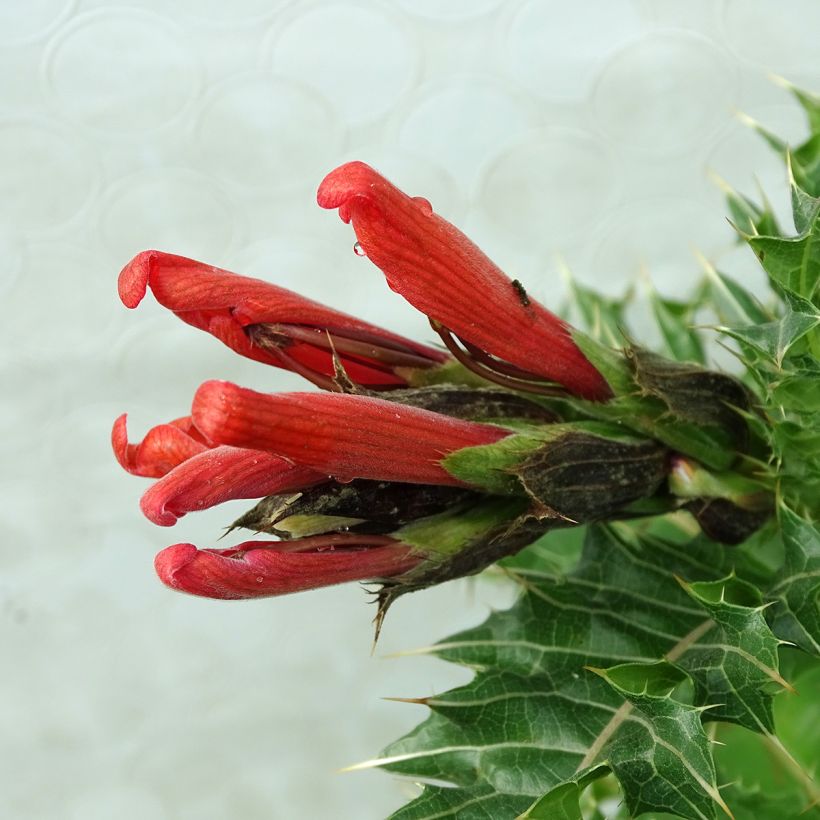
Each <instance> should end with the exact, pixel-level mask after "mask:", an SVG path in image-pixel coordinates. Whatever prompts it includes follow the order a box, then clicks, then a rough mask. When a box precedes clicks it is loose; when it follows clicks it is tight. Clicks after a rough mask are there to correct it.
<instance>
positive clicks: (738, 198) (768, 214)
mask: <svg viewBox="0 0 820 820" xmlns="http://www.w3.org/2000/svg"><path fill="white" fill-rule="evenodd" d="M712 176H713V178H714V180H715V182H716V183H717V185H718V186H719V187H720V189H721V190H722V191H723V193H724V195H725V197H726V204H727V205H728V206H729V215H730V217H731V221H732V222H733V223H734V224H735V225H737V227H738V228H740V229H741V230H742V231H744V232H746V233H751V234H759V233H762V234H767V235H770V236H778V235H779V234H780V226H779V225H778V224H777V218H776V217H775V214H774V210H773V209H772V206H771V204H770V203H769V201H768V199H766V197H765V196H763V197H762V198H763V207H760V206H759V205H757V204H756V203H755V202H753V201H752V200H751V199H749V197H747V196H745V195H744V194H741V193H738V192H737V191H736V190H735V189H734V188H733V187H732V186H731V185H729V183H728V182H726V180H724V179H721V178H720V177H719V176H717V175H716V174H713V175H712Z"/></svg>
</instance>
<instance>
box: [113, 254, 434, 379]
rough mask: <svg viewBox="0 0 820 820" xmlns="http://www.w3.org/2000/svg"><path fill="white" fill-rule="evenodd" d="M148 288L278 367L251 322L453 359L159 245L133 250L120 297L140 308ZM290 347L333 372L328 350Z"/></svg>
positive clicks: (379, 375)
mask: <svg viewBox="0 0 820 820" xmlns="http://www.w3.org/2000/svg"><path fill="white" fill-rule="evenodd" d="M149 286H150V288H151V290H152V292H153V294H154V296H155V297H156V299H157V301H158V302H159V303H160V304H161V305H164V306H165V307H167V308H169V309H170V310H172V311H173V312H174V313H176V315H177V316H178V317H179V318H180V319H182V320H183V321H184V322H187V323H188V324H190V325H193V326H194V327H197V328H200V329H201V330H205V331H207V332H208V333H210V334H211V335H213V336H215V337H216V338H217V339H219V340H220V341H221V342H223V343H224V344H226V345H227V346H228V347H230V348H231V349H232V350H234V351H236V352H237V353H239V354H240V355H242V356H245V357H247V358H249V359H254V360H256V361H259V362H264V363H266V364H270V365H274V366H276V367H285V366H286V365H284V364H283V363H282V361H281V360H280V359H279V358H278V357H277V356H276V355H275V353H273V352H270V351H268V350H265V349H264V348H261V347H258V346H256V345H253V344H251V342H250V340H249V339H248V336H247V334H246V333H245V330H244V329H245V328H246V327H248V326H249V325H255V324H267V323H269V324H277V323H285V324H295V325H305V326H308V327H315V328H322V329H325V328H326V329H328V330H331V331H333V330H334V329H336V330H339V331H344V330H350V331H358V332H362V333H366V334H370V335H373V336H377V337H380V338H382V339H384V340H386V341H389V342H394V343H397V344H400V345H402V346H404V347H406V348H408V349H409V350H410V351H413V352H415V353H418V354H419V355H420V356H423V357H424V358H426V359H428V360H429V361H430V362H431V363H435V362H443V361H445V360H446V359H447V358H448V357H447V355H446V354H444V353H442V352H441V351H439V350H436V349H435V348H432V347H427V346H426V345H421V344H417V343H415V342H412V341H410V340H409V339H405V338H403V337H402V336H398V335H396V334H394V333H390V332H388V331H386V330H383V329H382V328H379V327H376V326H375V325H371V324H369V323H367V322H363V321H360V320H359V319H356V318H354V317H352V316H348V315H347V314H345V313H341V312H340V311H337V310H332V309H331V308H328V307H325V306H324V305H321V304H319V303H318V302H314V301H312V300H310V299H306V298H305V297H303V296H299V295H298V294H296V293H293V292H292V291H289V290H286V289H285V288H280V287H277V286H276V285H272V284H270V283H268V282H263V281H261V280H259V279H252V278H250V277H247V276H239V275H238V274H235V273H231V272H230V271H226V270H222V269H221V268H216V267H213V266H212V265H206V264H203V263H202V262H196V261H194V260H193V259H186V258H185V257H184V256H175V255H173V254H170V253H162V252H161V251H143V252H142V253H140V254H138V255H137V256H135V257H134V258H133V259H132V260H131V261H130V262H129V263H128V264H127V265H126V266H125V267H124V268H123V270H122V272H121V273H120V276H119V282H118V288H119V294H120V299H122V301H123V303H124V304H125V305H126V306H127V307H129V308H135V307H136V306H137V305H138V304H139V303H140V302H141V301H142V299H143V297H144V296H145V293H146V289H147V288H148V287H149ZM286 351H287V354H288V355H289V356H291V357H292V358H294V359H296V360H297V361H298V362H299V363H301V364H303V365H305V366H306V367H309V368H311V369H315V370H317V371H319V372H320V373H322V374H323V375H333V362H332V358H331V355H330V354H329V353H328V352H327V351H318V350H317V349H316V348H315V347H313V346H311V345H309V344H304V343H298V342H297V343H293V344H290V345H288V346H287V348H286ZM342 358H343V362H344V365H345V370H346V371H347V373H348V375H349V376H350V378H351V379H352V380H353V381H354V382H356V383H358V384H363V385H368V384H373V385H377V384H378V385H383V384H390V383H394V384H396V385H397V386H401V385H403V384H405V381H404V380H403V379H402V378H400V377H399V376H396V375H395V374H393V373H385V372H384V368H381V369H379V368H374V367H369V366H368V365H367V363H366V362H361V361H354V360H351V359H347V358H344V357H342Z"/></svg>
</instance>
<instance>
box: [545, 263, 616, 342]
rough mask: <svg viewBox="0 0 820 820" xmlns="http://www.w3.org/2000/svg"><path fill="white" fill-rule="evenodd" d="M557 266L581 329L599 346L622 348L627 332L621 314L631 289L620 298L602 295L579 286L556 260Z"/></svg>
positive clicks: (563, 265) (565, 268)
mask: <svg viewBox="0 0 820 820" xmlns="http://www.w3.org/2000/svg"><path fill="white" fill-rule="evenodd" d="M559 267H560V269H561V273H562V275H563V277H564V279H565V281H566V282H567V283H568V285H569V292H570V304H571V307H572V309H573V310H574V311H575V312H576V313H577V314H578V316H579V318H580V320H581V325H582V326H583V327H584V329H585V330H586V331H587V332H588V333H589V334H590V336H592V338H593V339H595V340H596V341H598V342H601V343H602V344H605V345H608V346H609V347H620V346H622V345H623V343H624V331H625V330H626V329H627V323H626V318H625V316H624V312H625V310H626V308H627V305H629V303H630V302H631V301H632V289H631V288H630V289H629V290H628V291H627V292H626V293H625V294H624V295H623V296H622V297H620V298H619V299H613V298H612V297H609V296H603V295H602V294H600V293H596V292H595V291H594V290H590V289H589V288H585V287H583V285H579V284H578V282H577V281H576V280H575V278H574V277H573V276H572V274H571V273H570V271H569V269H568V268H567V266H566V265H565V264H564V263H563V262H561V261H559Z"/></svg>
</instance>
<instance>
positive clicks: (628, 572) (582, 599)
mask: <svg viewBox="0 0 820 820" xmlns="http://www.w3.org/2000/svg"><path fill="white" fill-rule="evenodd" d="M544 542H545V543H546V542H548V538H547V539H545V540H544ZM730 568H731V558H730V553H728V552H727V551H726V550H724V549H722V548H721V547H719V546H717V545H715V544H713V543H711V542H709V541H708V540H706V539H696V540H695V541H690V542H687V543H686V544H685V545H682V546H676V545H674V544H672V543H671V542H667V541H662V540H659V539H654V538H653V539H648V540H639V539H637V538H636V537H634V536H633V535H630V534H629V531H628V530H627V529H626V528H625V527H621V528H618V529H617V530H615V529H611V528H602V527H593V528H590V529H589V530H588V535H587V539H586V543H585V545H584V551H583V554H582V556H581V559H580V562H579V564H578V566H577V567H576V568H575V569H574V570H573V571H572V572H571V573H569V574H568V575H566V576H557V575H555V574H554V573H551V572H549V571H543V570H539V569H537V568H535V569H533V568H530V569H521V570H518V571H517V577H519V579H520V582H521V583H522V585H523V590H524V591H523V594H522V596H521V598H520V599H519V601H518V602H517V603H516V604H515V605H514V606H513V607H512V608H511V609H509V610H506V611H503V612H496V613H494V614H493V615H491V616H490V618H489V619H488V620H487V621H486V622H485V623H484V624H483V625H482V626H479V627H476V628H474V629H471V630H468V631H466V632H463V633H461V634H459V635H456V636H454V637H453V638H451V639H449V640H447V641H445V642H443V643H441V644H438V645H437V646H435V647H432V648H431V649H430V650H428V651H429V652H431V653H433V654H435V655H437V656H438V657H441V658H443V659H446V660H449V661H451V662H454V663H460V664H463V665H466V666H469V667H471V668H473V669H475V670H477V674H476V677H475V678H474V679H473V681H472V682H471V683H470V684H468V685H467V686H464V687H460V688H458V689H454V690H452V691H450V692H447V693H445V694H443V695H440V696H436V697H432V698H426V699H425V700H424V702H425V703H426V704H427V706H429V708H430V709H431V715H430V716H429V717H428V718H427V720H426V721H425V722H424V723H422V724H421V725H420V726H419V727H418V728H417V729H415V730H414V731H413V732H411V733H410V734H409V735H407V736H406V737H405V738H403V739H402V740H399V741H397V742H396V743H394V744H392V745H391V746H390V747H388V748H387V749H386V750H385V752H384V757H383V758H382V760H381V765H383V766H384V767H385V768H387V769H389V770H390V771H394V772H397V773H400V774H403V775H407V776H413V777H418V778H422V779H433V780H446V781H449V782H452V783H454V784H455V785H456V786H457V787H458V788H459V789H460V790H466V791H464V795H462V796H466V795H468V794H474V793H476V792H475V790H476V789H478V788H479V787H481V786H486V785H489V786H491V787H492V788H493V789H494V790H495V791H496V792H498V793H499V794H503V795H507V796H508V797H509V801H510V802H509V808H502V806H503V805H504V804H502V803H499V804H495V805H494V809H495V811H496V812H497V813H496V815H495V817H498V818H506V817H514V816H516V812H518V811H520V809H519V808H518V806H519V798H520V797H521V796H522V795H527V796H529V797H530V803H533V802H534V801H535V800H536V799H538V798H541V797H542V796H543V795H545V794H546V793H548V792H549V791H550V790H551V789H554V788H556V787H557V786H560V785H562V784H564V783H569V782H573V779H574V778H575V779H577V776H578V773H579V772H585V771H586V770H587V769H589V767H591V766H593V765H595V764H596V763H600V762H604V761H610V762H612V761H613V760H617V761H618V768H616V771H618V772H619V773H620V778H621V785H622V787H623V790H624V794H625V796H626V798H627V800H628V801H629V802H630V805H634V806H641V805H644V804H648V803H649V802H652V801H655V802H652V805H653V806H654V807H655V808H656V809H658V810H661V808H663V807H664V806H665V807H666V808H667V809H668V810H674V811H679V812H680V811H684V812H688V814H687V813H684V814H683V815H682V816H685V817H712V816H713V814H710V813H709V811H710V810H709V809H707V808H706V806H709V805H712V801H713V800H714V799H715V793H714V792H713V791H712V789H713V787H714V778H713V777H710V775H709V773H708V749H707V747H706V746H703V749H702V752H703V754H706V757H705V758H702V759H700V758H699V759H700V762H695V763H692V760H690V750H689V748H688V747H686V749H685V750H684V749H683V748H682V747H680V746H679V745H676V742H675V741H674V740H673V739H671V736H667V735H668V734H669V733H672V734H674V732H673V729H672V727H673V726H677V727H680V726H682V725H683V726H687V727H689V728H687V729H686V733H685V738H684V737H681V738H679V739H680V741H681V743H682V742H683V740H684V739H685V740H686V742H687V743H688V742H690V741H691V742H694V737H695V736H694V735H693V734H692V733H693V732H694V731H695V728H696V727H695V720H696V718H697V721H696V722H697V727H699V726H700V718H699V717H697V715H698V714H699V712H698V711H697V710H700V709H701V707H704V706H711V705H713V704H714V702H713V701H711V698H712V695H713V693H714V692H716V691H719V692H720V695H721V698H722V701H723V706H721V707H720V708H721V709H723V710H724V711H725V712H726V714H727V715H729V714H730V713H731V716H732V717H736V718H737V719H742V720H743V721H744V722H745V723H747V724H751V723H754V718H753V717H752V716H751V713H750V709H749V705H748V702H749V701H751V699H752V694H751V693H753V692H754V693H755V700H754V708H755V709H762V710H763V712H764V713H765V706H763V705H762V704H765V702H766V700H767V699H768V698H770V695H769V693H768V691H767V690H768V688H769V686H770V684H771V677H770V676H769V675H767V674H764V675H763V676H762V678H763V679H764V680H762V681H761V668H766V669H768V668H769V667H770V666H772V665H773V667H772V668H773V672H774V673H775V674H776V672H777V667H776V659H772V657H771V656H770V654H769V653H768V646H769V640H770V639H769V638H768V637H766V636H765V635H763V636H761V635H760V634H758V633H757V632H754V631H753V632H752V633H751V634H748V635H743V636H742V642H740V643H738V642H733V641H734V639H735V638H736V637H738V636H737V635H736V634H735V632H732V630H731V629H730V628H729V627H728V626H723V625H721V624H718V623H717V622H716V621H715V620H714V613H713V612H712V611H710V610H709V608H708V607H705V606H704V604H703V602H702V601H695V600H692V597H691V596H690V595H689V594H687V592H686V591H684V589H682V588H681V586H680V584H679V583H678V581H677V580H676V577H678V576H680V577H685V578H687V579H689V580H690V582H692V583H697V582H699V581H717V580H719V579H720V578H721V577H725V575H726V574H727V572H728V571H729V569H730ZM705 594H706V593H705V592H703V595H705ZM742 612H743V615H744V616H748V613H746V612H745V610H743V611H742ZM732 616H733V617H734V613H733V615H732ZM721 617H722V614H721ZM726 617H727V619H728V618H729V616H726ZM747 621H748V627H749V629H751V630H761V631H762V630H763V629H764V628H765V624H762V625H761V624H760V623H758V622H757V621H755V620H754V619H753V618H747ZM766 632H768V630H767V628H766ZM756 641H757V644H756V643H755V642H756ZM764 650H765V651H764ZM664 657H665V658H666V659H667V660H668V661H670V662H674V663H676V664H678V665H680V666H681V667H682V668H686V669H687V672H688V674H689V675H690V676H691V677H692V679H693V681H694V692H695V697H696V701H695V703H694V704H693V705H692V706H687V705H686V704H676V705H670V704H669V703H668V701H667V700H666V699H662V702H658V703H656V702H655V701H654V700H651V699H650V700H649V701H647V702H645V703H643V702H642V703H641V706H640V709H639V708H638V706H637V705H636V704H635V703H631V702H630V701H629V700H628V699H625V695H624V692H623V691H621V690H619V689H618V688H617V686H616V687H615V688H613V685H611V684H610V683H607V682H605V681H604V680H603V679H601V678H600V677H599V676H597V675H595V674H593V673H591V672H589V671H587V669H586V668H587V667H590V666H592V667H597V668H608V667H613V666H616V667H617V666H620V667H621V668H622V669H623V668H624V667H623V666H622V665H623V664H654V663H655V662H657V661H658V660H659V659H661V658H664ZM664 668H665V667H664ZM612 674H613V675H614V676H615V677H613V680H615V678H617V681H616V682H617V683H618V685H619V686H621V688H622V689H624V688H626V683H625V681H624V679H623V674H621V676H620V677H617V675H618V673H612ZM656 682H657V680H656ZM758 682H761V691H760V692H758V691H757V688H756V687H757V685H758ZM637 697H638V695H637V694H633V700H634V699H635V698H637ZM704 697H705V698H707V699H708V700H710V702H709V703H706V702H704V701H703V700H702V698H704ZM707 714H708V713H707ZM690 724H691V725H690ZM676 731H677V730H676ZM702 731H703V730H702V729H697V732H698V733H702ZM659 738H660V740H659ZM661 740H662V741H663V742H661ZM702 742H703V739H702V738H701V736H700V734H698V735H697V743H699V744H700V743H702ZM619 744H622V745H620V746H619ZM636 744H638V745H637V746H636ZM635 748H641V749H643V750H644V751H643V752H642V755H643V758H642V759H643V760H644V761H647V762H646V764H644V763H642V764H641V766H640V774H637V773H636V769H634V768H632V765H631V764H630V762H629V761H630V760H632V758H631V757H630V755H631V754H633V752H634V749H635ZM619 750H620V751H619ZM699 754H700V753H699ZM681 756H682V757H681ZM650 759H651V760H653V761H654V763H652V764H650V763H649V762H648V761H649V760H650ZM684 760H685V761H686V763H687V764H689V765H693V766H694V767H695V771H696V772H697V777H694V775H692V774H691V772H690V776H691V777H690V780H688V781H687V782H686V785H684V783H683V781H681V780H679V779H678V775H679V774H680V772H679V770H678V768H677V767H678V766H684V762H683V761H684ZM377 763H378V761H377ZM653 766H654V768H653ZM704 767H705V768H704ZM613 768H615V766H614V764H613ZM673 770H674V772H675V774H674V775H673V776H672V777H671V785H670V781H669V779H667V777H666V775H669V774H670V773H671V772H672V771H673ZM698 778H700V781H702V782H700V781H699V780H698ZM692 783H695V785H692ZM704 784H705V786H706V787H708V788H706V787H704ZM650 795H651V797H650ZM433 796H434V795H432V793H431V792H426V793H425V799H431V800H432V799H433ZM693 806H697V809H695V808H693ZM686 807H688V808H686ZM698 812H700V813H698ZM399 816H402V815H399ZM410 816H412V815H408V816H407V817H410ZM419 816H423V815H419ZM444 816H446V815H444ZM402 817H404V816H402Z"/></svg>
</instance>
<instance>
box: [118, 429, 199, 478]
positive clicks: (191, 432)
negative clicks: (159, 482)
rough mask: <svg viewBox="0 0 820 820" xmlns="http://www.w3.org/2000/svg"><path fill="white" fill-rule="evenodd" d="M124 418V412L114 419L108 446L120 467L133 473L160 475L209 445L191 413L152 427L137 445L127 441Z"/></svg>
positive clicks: (147, 475) (148, 475)
mask: <svg viewBox="0 0 820 820" xmlns="http://www.w3.org/2000/svg"><path fill="white" fill-rule="evenodd" d="M126 420H127V414H126V413H123V414H122V415H121V416H120V417H119V418H118V419H117V420H116V421H115V422H114V427H113V429H112V430H111V446H112V447H113V449H114V455H115V456H116V457H117V461H119V463H120V466H121V467H122V468H123V469H125V470H128V472H129V473H132V474H133V475H139V476H144V477H146V478H159V477H160V476H164V475H165V474H166V473H167V472H169V471H170V470H173V469H174V467H176V466H177V465H179V464H182V463H183V462H185V461H187V460H188V459H189V458H192V457H193V456H196V455H198V454H199V453H204V452H205V451H206V450H207V449H208V448H209V446H210V445H209V444H208V443H207V442H206V440H205V437H204V436H203V435H202V433H200V431H199V430H197V429H196V427H195V426H194V424H193V422H192V421H191V417H190V416H183V417H182V418H179V419H174V420H173V421H170V422H168V423H167V424H158V425H157V426H156V427H152V428H151V429H150V430H149V431H148V432H147V433H146V435H145V438H144V439H143V440H142V441H141V442H139V443H138V444H129V443H128V429H127V426H126Z"/></svg>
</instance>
